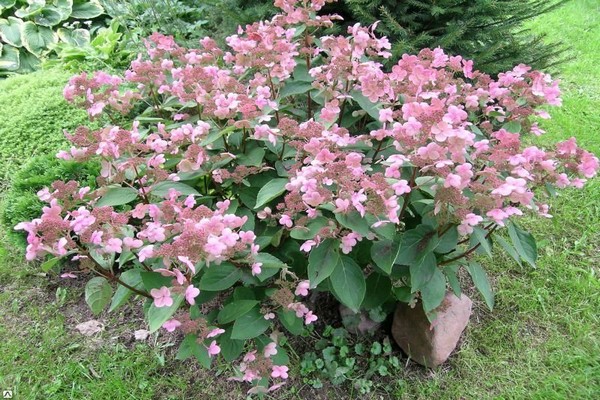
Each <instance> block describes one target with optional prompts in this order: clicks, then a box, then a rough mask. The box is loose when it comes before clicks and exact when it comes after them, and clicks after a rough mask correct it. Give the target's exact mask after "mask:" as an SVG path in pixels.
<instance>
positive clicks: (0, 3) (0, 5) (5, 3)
mask: <svg viewBox="0 0 600 400" xmlns="http://www.w3.org/2000/svg"><path fill="white" fill-rule="evenodd" d="M16 2H17V0H0V13H1V12H2V11H4V10H6V9H9V8H12V7H14V6H15V3H16Z"/></svg>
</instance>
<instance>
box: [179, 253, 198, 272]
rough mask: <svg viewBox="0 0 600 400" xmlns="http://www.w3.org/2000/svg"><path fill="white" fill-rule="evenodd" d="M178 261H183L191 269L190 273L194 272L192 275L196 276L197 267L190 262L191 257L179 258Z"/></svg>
mask: <svg viewBox="0 0 600 400" xmlns="http://www.w3.org/2000/svg"><path fill="white" fill-rule="evenodd" d="M177 259H178V260H179V261H181V262H182V263H184V264H185V265H186V266H187V267H188V268H189V269H190V271H192V274H196V266H195V265H194V263H193V262H192V261H190V258H189V257H186V256H177Z"/></svg>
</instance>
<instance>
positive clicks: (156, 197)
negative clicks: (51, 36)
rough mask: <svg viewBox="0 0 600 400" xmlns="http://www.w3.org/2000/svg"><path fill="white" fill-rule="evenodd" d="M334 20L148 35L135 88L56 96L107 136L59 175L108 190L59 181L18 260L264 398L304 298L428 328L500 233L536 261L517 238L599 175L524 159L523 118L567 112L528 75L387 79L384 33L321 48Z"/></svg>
mask: <svg viewBox="0 0 600 400" xmlns="http://www.w3.org/2000/svg"><path fill="white" fill-rule="evenodd" d="M324 4H325V1H324V0H312V1H308V0H301V1H298V0H276V1H275V5H276V6H278V7H280V8H281V9H282V14H280V15H277V16H275V17H274V18H273V19H272V20H271V21H263V22H259V23H255V24H252V25H248V26H246V27H245V28H242V27H240V28H239V31H238V32H237V34H236V35H233V36H230V37H229V38H228V39H227V45H228V48H225V49H222V48H220V47H219V46H218V45H217V44H216V42H215V41H214V40H212V39H210V38H205V39H202V40H201V41H200V46H199V48H197V49H187V48H183V47H181V46H179V45H178V44H177V43H176V42H175V41H174V40H173V38H171V37H167V36H163V35H161V34H158V33H155V34H153V35H152V36H151V37H149V38H148V39H147V42H146V46H147V55H146V56H142V55H140V56H139V57H138V58H137V59H136V60H135V61H133V62H132V64H131V67H130V68H129V69H128V70H127V71H125V74H124V76H122V77H121V76H112V75H108V74H106V73H104V72H95V73H93V74H86V73H83V74H81V75H78V76H75V77H73V78H72V79H71V80H70V82H69V84H68V85H67V86H66V88H65V91H64V94H65V98H66V99H67V100H68V101H70V102H72V103H75V104H78V105H80V106H81V107H84V108H85V109H87V110H88V113H89V115H90V117H91V118H102V119H103V120H104V121H106V122H107V123H106V126H105V127H104V128H102V129H99V130H95V131H92V130H90V129H88V128H86V127H80V128H79V129H77V130H76V131H75V132H73V133H72V134H68V135H67V137H68V139H69V140H70V141H71V142H72V144H73V146H72V147H71V148H70V149H69V150H65V151H61V152H60V153H59V154H58V157H60V158H63V159H67V160H76V161H82V162H83V161H87V160H89V159H92V158H93V159H99V160H100V161H101V163H102V172H101V176H99V177H98V181H99V189H97V190H94V191H91V190H90V188H87V187H83V188H80V187H78V184H77V183H76V182H55V183H54V184H53V185H52V187H51V188H47V189H45V190H43V191H41V192H40V193H39V197H40V199H42V200H43V201H45V202H47V203H48V206H46V207H44V209H43V212H42V215H41V216H40V218H38V219H35V220H33V221H30V222H23V223H21V224H19V225H18V226H17V229H23V230H25V231H26V232H27V233H28V243H29V245H28V247H27V255H26V256H27V259H28V260H33V259H36V258H43V257H46V256H50V257H51V258H50V260H49V261H47V262H46V263H45V264H44V265H45V266H46V267H47V268H51V267H52V266H53V265H55V264H56V261H57V260H58V258H61V257H69V258H71V259H73V260H79V262H80V266H81V267H80V268H81V272H88V271H89V272H92V273H95V274H96V275H98V276H97V277H96V278H93V279H92V280H90V282H89V283H88V286H87V288H86V298H87V299H88V302H89V303H90V306H91V307H92V310H94V311H96V312H99V311H101V310H102V309H103V308H104V307H105V306H107V305H108V304H109V303H110V304H111V305H110V308H111V309H114V308H116V307H118V306H120V305H122V304H124V302H125V301H127V299H128V298H129V297H130V296H132V295H139V296H141V297H144V298H146V299H147V303H146V307H145V312H146V316H147V319H148V322H149V325H150V330H151V331H155V330H157V329H159V328H160V327H163V328H164V329H165V330H167V331H170V332H173V331H180V332H182V333H183V334H185V340H184V342H183V344H182V347H181V350H180V354H179V355H180V356H181V357H182V358H185V357H188V356H192V355H193V356H195V357H196V358H198V360H199V361H200V362H201V363H202V364H203V365H206V366H210V363H211V359H212V358H214V357H216V356H219V355H220V356H223V357H224V358H225V359H226V360H227V361H234V360H237V359H238V357H240V356H241V354H242V352H243V351H244V349H246V355H245V356H244V357H243V358H242V361H241V363H240V364H239V367H238V369H237V371H238V374H237V375H236V376H235V377H234V378H235V379H237V380H240V381H246V382H251V383H253V384H254V385H255V387H254V388H253V389H252V392H253V393H254V392H256V393H258V392H265V391H269V390H270V391H272V390H275V389H277V388H278V387H279V386H280V385H281V383H282V382H283V381H285V379H287V378H288V367H287V366H286V364H287V362H288V356H287V354H286V352H285V349H284V348H283V346H280V345H279V344H278V343H279V339H280V336H279V335H280V334H277V333H276V332H279V330H278V329H274V330H273V332H274V333H273V334H272V335H270V336H267V335H266V333H265V332H267V331H268V330H269V329H273V327H280V326H283V327H284V328H285V329H286V330H287V331H289V332H290V333H292V334H299V333H301V332H302V331H303V330H304V329H306V326H307V325H311V324H313V323H314V322H315V321H317V320H318V316H317V315H315V313H314V312H313V311H312V310H311V307H312V305H311V302H310V300H306V299H308V296H309V294H310V291H312V290H317V291H328V292H331V293H332V294H333V295H334V296H335V297H336V298H337V299H338V300H339V301H340V302H341V303H343V304H345V305H347V306H348V307H350V308H351V309H354V310H359V309H361V308H363V309H372V308H381V309H385V307H386V305H387V304H390V302H392V303H393V302H394V301H398V300H400V301H416V300H417V299H420V300H421V302H422V303H423V307H424V308H425V311H426V312H428V313H430V315H431V316H432V318H434V317H435V308H436V307H437V306H438V305H439V304H440V302H441V301H442V298H443V295H444V294H445V291H446V286H447V283H448V284H449V285H450V287H451V288H452V290H454V291H455V292H457V293H459V292H460V287H459V285H458V280H457V279H456V273H457V269H458V268H460V267H463V266H464V267H465V268H467V270H468V271H469V272H471V273H472V274H474V272H476V271H475V268H477V267H476V265H477V264H470V263H469V256H470V255H471V254H472V253H473V252H474V251H476V250H480V249H485V250H487V251H489V248H491V245H492V244H493V240H494V237H495V234H496V232H497V229H498V228H500V227H503V226H508V230H509V234H510V238H511V240H512V244H511V243H509V242H508V241H507V240H504V239H502V237H499V238H498V242H499V243H500V244H501V245H502V247H503V248H504V249H505V250H506V251H507V252H508V253H509V254H510V255H511V256H513V257H514V258H515V260H516V261H517V262H521V261H526V262H529V263H533V262H535V243H534V242H532V241H531V236H530V235H529V234H528V233H527V232H524V231H522V230H521V229H520V228H519V227H518V226H517V225H516V224H514V223H513V222H512V219H513V218H514V217H516V216H521V215H523V214H524V213H526V212H533V213H537V214H540V215H542V216H546V217H548V216H549V214H548V212H549V206H548V205H547V204H546V202H545V201H544V193H545V192H549V193H553V191H554V189H555V188H559V189H562V188H566V187H576V188H580V187H582V186H583V184H584V183H585V181H586V179H589V178H592V177H593V176H595V174H596V172H597V170H598V167H599V164H598V158H596V157H595V156H594V155H593V154H591V153H589V152H587V151H585V150H582V149H580V148H579V147H577V144H576V142H575V139H569V140H567V141H564V142H561V143H558V144H556V146H555V147H553V148H541V147H538V146H536V145H535V144H534V143H535V137H536V136H539V135H542V134H543V133H544V132H543V131H542V130H541V129H540V128H539V127H538V126H537V124H536V123H535V122H534V121H533V119H532V118H533V117H541V118H548V114H547V113H546V112H545V111H544V110H543V108H540V107H541V106H544V105H551V106H558V105H560V97H559V95H560V92H559V89H558V83H557V82H556V81H553V80H552V79H551V78H550V76H549V75H547V74H544V73H542V72H539V71H532V70H531V69H530V68H529V67H527V66H525V65H518V66H516V67H515V68H514V69H513V70H511V71H508V72H506V73H503V74H500V75H499V76H498V79H492V78H491V77H490V76H488V75H485V74H482V73H480V72H478V71H476V70H474V66H473V63H472V62H471V61H469V60H465V59H463V58H462V57H460V56H449V55H446V54H445V53H444V52H443V50H442V49H439V48H438V49H433V50H431V49H425V50H423V51H421V52H420V53H419V54H418V55H404V56H403V57H402V58H401V59H400V61H398V63H397V64H396V65H394V66H393V67H392V68H391V70H389V71H388V70H384V68H383V66H382V63H381V59H382V58H383V59H385V58H388V57H389V56H390V53H389V49H390V47H391V46H390V43H389V42H388V41H387V39H385V38H377V37H376V36H375V35H374V33H373V29H374V27H362V26H359V25H355V26H353V27H350V28H349V29H348V35H347V36H322V37H318V35H317V33H318V32H320V28H322V27H329V26H331V25H332V24H333V22H334V21H335V20H336V19H339V17H337V16H320V15H318V12H319V10H320V9H321V8H322V7H323V5H324ZM127 120H130V121H131V122H130V123H128V124H127V123H126V124H123V123H121V124H118V123H117V121H127ZM511 217H512V218H511ZM52 257H53V258H52ZM72 275H73V274H72V273H70V275H69V276H72ZM478 276H481V275H480V274H478ZM111 283H117V284H118V289H117V291H116V292H115V293H114V296H112V299H111V295H112V288H111V285H110V284H111ZM475 283H476V285H478V286H480V282H479V281H476V282H475ZM107 294H108V295H107ZM247 343H253V345H254V348H250V349H248V348H247V347H246V344H247ZM271 379H272V380H273V381H274V384H273V385H272V386H270V387H269V384H268V383H269V380H271Z"/></svg>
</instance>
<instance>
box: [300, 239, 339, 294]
mask: <svg viewBox="0 0 600 400" xmlns="http://www.w3.org/2000/svg"><path fill="white" fill-rule="evenodd" d="M339 263H340V242H339V241H338V240H335V239H325V240H324V241H322V242H321V243H320V244H319V246H317V247H316V248H314V249H312V251H311V252H310V255H309V256H308V280H309V281H310V286H311V288H316V287H317V285H318V284H319V283H321V282H323V281H324V280H325V279H327V278H328V277H329V276H330V275H331V273H332V272H333V270H334V269H335V267H336V266H337V265H338V264H339Z"/></svg>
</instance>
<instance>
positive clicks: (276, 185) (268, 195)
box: [254, 178, 289, 209]
mask: <svg viewBox="0 0 600 400" xmlns="http://www.w3.org/2000/svg"><path fill="white" fill-rule="evenodd" d="M288 182H289V180H288V179H284V178H277V179H273V180H271V181H270V182H269V183H267V184H266V185H265V186H263V187H262V188H261V189H260V190H259V191H258V195H257V196H256V205H255V206H254V209H258V208H260V207H262V206H264V205H265V204H267V203H268V202H270V201H271V200H273V199H275V198H276V197H278V196H280V195H281V194H283V192H285V185H287V184H288Z"/></svg>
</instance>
